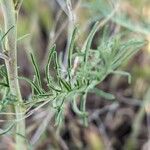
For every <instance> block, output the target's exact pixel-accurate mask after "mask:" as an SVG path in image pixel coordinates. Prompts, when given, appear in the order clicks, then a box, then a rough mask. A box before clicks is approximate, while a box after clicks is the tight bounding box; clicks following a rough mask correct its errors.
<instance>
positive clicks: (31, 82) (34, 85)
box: [18, 76, 43, 94]
mask: <svg viewBox="0 0 150 150" xmlns="http://www.w3.org/2000/svg"><path fill="white" fill-rule="evenodd" d="M18 79H20V80H25V81H26V82H28V83H29V84H30V85H31V87H32V88H34V89H35V91H36V92H37V93H38V94H42V93H43V92H41V90H40V89H39V87H38V86H37V85H36V84H35V83H34V82H33V81H32V80H30V79H28V78H26V77H21V76H20V77H18Z"/></svg>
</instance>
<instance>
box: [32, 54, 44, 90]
mask: <svg viewBox="0 0 150 150" xmlns="http://www.w3.org/2000/svg"><path fill="white" fill-rule="evenodd" d="M30 56H31V62H32V64H33V67H34V71H35V75H36V80H37V85H38V86H39V87H40V88H39V89H40V91H41V92H42V90H41V89H42V83H41V77H40V71H39V68H38V65H37V62H36V60H35V57H34V55H33V54H32V53H31V52H30Z"/></svg>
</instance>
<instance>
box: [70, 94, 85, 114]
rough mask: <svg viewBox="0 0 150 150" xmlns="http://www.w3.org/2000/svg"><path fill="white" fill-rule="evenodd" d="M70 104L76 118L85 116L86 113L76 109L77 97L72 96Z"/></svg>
mask: <svg viewBox="0 0 150 150" xmlns="http://www.w3.org/2000/svg"><path fill="white" fill-rule="evenodd" d="M71 104H72V109H73V111H74V112H75V113H76V114H77V115H78V116H80V117H83V116H85V115H86V116H87V112H83V111H81V110H79V108H78V106H77V97H76V96H74V98H73V100H72V102H71Z"/></svg>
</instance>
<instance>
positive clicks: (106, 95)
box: [89, 87, 115, 100]
mask: <svg viewBox="0 0 150 150" xmlns="http://www.w3.org/2000/svg"><path fill="white" fill-rule="evenodd" d="M89 92H90V93H95V94H96V95H97V96H100V97H103V98H105V99H107V100H113V99H115V96H114V95H112V94H110V93H106V92H104V91H102V90H100V89H98V88H96V87H95V88H93V89H91V90H90V91H89Z"/></svg>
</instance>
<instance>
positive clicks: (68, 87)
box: [59, 78, 71, 92]
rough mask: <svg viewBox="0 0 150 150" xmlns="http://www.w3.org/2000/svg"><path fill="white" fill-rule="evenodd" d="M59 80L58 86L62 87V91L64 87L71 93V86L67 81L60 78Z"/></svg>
mask: <svg viewBox="0 0 150 150" xmlns="http://www.w3.org/2000/svg"><path fill="white" fill-rule="evenodd" d="M59 80H60V84H61V85H62V90H63V87H64V88H65V89H66V90H67V91H68V92H69V91H71V85H70V84H69V83H68V82H67V81H65V80H63V79H61V78H60V79H59Z"/></svg>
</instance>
